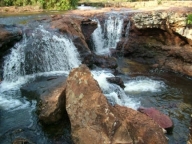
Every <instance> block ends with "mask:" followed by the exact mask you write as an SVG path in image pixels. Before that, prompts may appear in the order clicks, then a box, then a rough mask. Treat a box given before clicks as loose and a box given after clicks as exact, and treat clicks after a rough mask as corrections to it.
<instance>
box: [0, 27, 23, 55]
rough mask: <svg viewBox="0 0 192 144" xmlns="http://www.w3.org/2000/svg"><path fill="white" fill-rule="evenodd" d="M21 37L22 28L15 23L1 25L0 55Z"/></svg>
mask: <svg viewBox="0 0 192 144" xmlns="http://www.w3.org/2000/svg"><path fill="white" fill-rule="evenodd" d="M21 38H22V30H21V28H19V27H17V26H14V25H0V57H1V56H2V55H3V53H4V52H5V51H6V50H8V49H9V48H11V47H12V46H13V45H14V44H15V43H16V42H18V41H19V40H21Z"/></svg>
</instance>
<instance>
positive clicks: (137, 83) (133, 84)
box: [125, 76, 166, 93]
mask: <svg viewBox="0 0 192 144" xmlns="http://www.w3.org/2000/svg"><path fill="white" fill-rule="evenodd" d="M125 86H126V87H125V91H126V92H128V93H141V92H161V91H162V90H163V89H165V88H166V85H165V83H164V82H163V81H160V80H153V79H150V78H148V77H141V76H139V77H136V78H134V79H132V80H129V81H128V82H126V83H125Z"/></svg>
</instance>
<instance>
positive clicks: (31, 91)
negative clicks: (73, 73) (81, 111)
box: [21, 76, 66, 124]
mask: <svg viewBox="0 0 192 144" xmlns="http://www.w3.org/2000/svg"><path fill="white" fill-rule="evenodd" d="M65 80H66V77H64V76H59V77H40V78H38V79H36V80H35V81H34V82H31V83H28V84H26V85H24V86H23V87H21V93H22V95H23V96H25V97H27V98H28V99H35V100H37V101H38V107H37V111H38V117H39V120H40V121H41V122H42V123H44V124H53V123H56V122H58V121H59V120H61V119H62V118H63V116H64V115H65Z"/></svg>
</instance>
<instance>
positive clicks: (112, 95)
mask: <svg viewBox="0 0 192 144" xmlns="http://www.w3.org/2000/svg"><path fill="white" fill-rule="evenodd" d="M92 74H93V77H94V78H95V79H96V80H97V81H98V83H99V86H100V87H101V89H102V91H103V94H104V95H105V96H106V98H107V99H108V101H109V103H110V104H111V105H115V104H118V105H121V106H126V107H129V108H132V109H135V110H136V109H137V108H139V106H140V102H139V101H138V100H136V99H133V98H130V97H129V96H128V95H126V94H125V91H124V90H123V89H122V88H121V87H120V86H118V85H116V84H112V83H109V82H108V81H107V80H106V78H107V77H114V75H113V74H112V73H111V72H110V71H106V70H102V71H92Z"/></svg>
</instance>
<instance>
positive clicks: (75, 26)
mask: <svg viewBox="0 0 192 144" xmlns="http://www.w3.org/2000/svg"><path fill="white" fill-rule="evenodd" d="M51 28H55V29H58V30H59V31H60V32H62V33H64V34H67V35H69V36H70V37H71V38H72V41H73V43H74V45H75V46H76V48H77V50H78V52H79V54H80V56H81V59H82V61H85V60H84V59H85V58H86V57H89V55H90V54H91V51H90V49H89V47H88V45H87V42H86V40H88V39H89V38H90V35H91V34H92V32H93V31H94V30H95V29H96V23H95V22H93V21H91V20H89V19H85V18H84V17H80V16H78V17H75V16H73V15H63V16H60V15H56V16H53V17H52V19H51ZM86 30H88V31H86Z"/></svg>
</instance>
